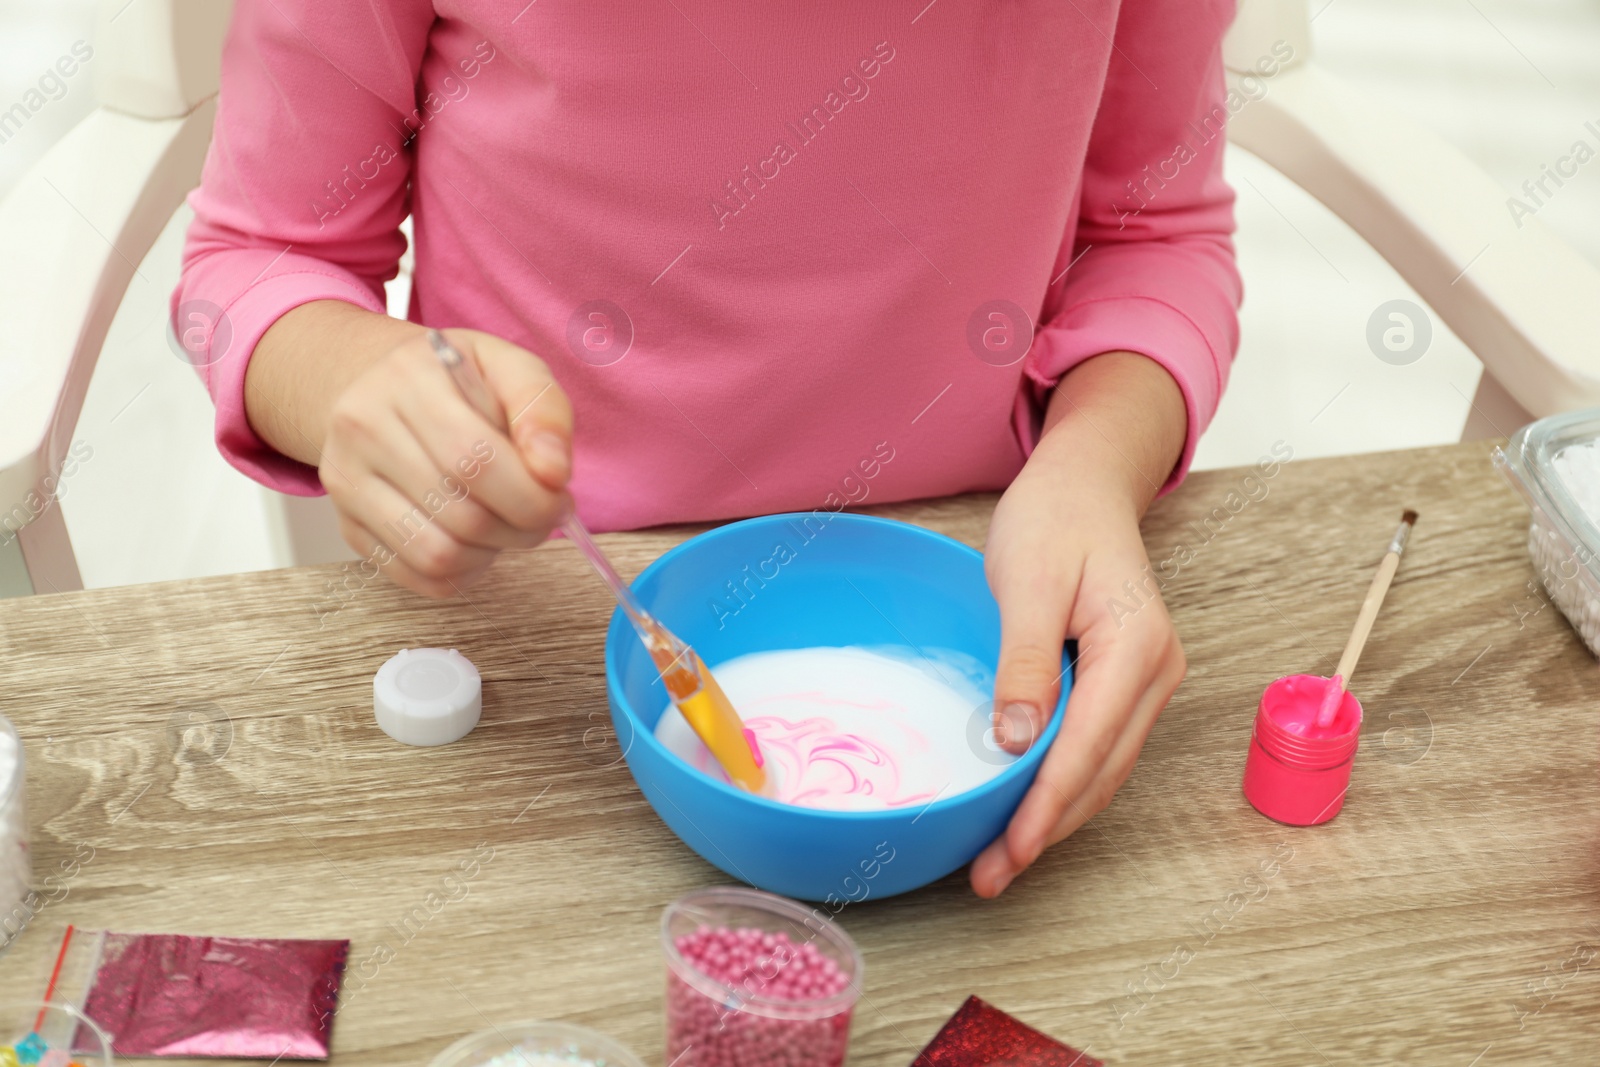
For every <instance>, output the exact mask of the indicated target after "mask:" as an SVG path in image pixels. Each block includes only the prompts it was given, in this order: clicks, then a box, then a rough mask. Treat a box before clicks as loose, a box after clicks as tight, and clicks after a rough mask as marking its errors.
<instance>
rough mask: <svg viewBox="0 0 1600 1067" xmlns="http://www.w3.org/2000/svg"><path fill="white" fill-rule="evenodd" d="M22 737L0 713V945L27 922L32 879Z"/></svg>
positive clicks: (29, 915) (7, 940) (7, 941)
mask: <svg viewBox="0 0 1600 1067" xmlns="http://www.w3.org/2000/svg"><path fill="white" fill-rule="evenodd" d="M24 763H25V760H24V757H23V749H22V738H20V737H18V736H17V730H16V727H14V726H12V725H11V720H10V719H7V718H6V717H5V716H3V715H0V949H3V948H4V947H5V946H7V945H9V944H10V943H11V941H12V939H14V938H15V937H16V936H17V934H19V933H21V932H22V928H23V927H24V926H26V925H27V922H28V920H29V919H30V918H32V917H33V912H32V910H31V909H29V908H28V906H27V898H28V893H29V887H30V884H31V883H32V881H33V861H32V859H31V858H30V857H29V853H28V790H27V786H26V778H27V776H26V775H25V774H24V773H23V771H24Z"/></svg>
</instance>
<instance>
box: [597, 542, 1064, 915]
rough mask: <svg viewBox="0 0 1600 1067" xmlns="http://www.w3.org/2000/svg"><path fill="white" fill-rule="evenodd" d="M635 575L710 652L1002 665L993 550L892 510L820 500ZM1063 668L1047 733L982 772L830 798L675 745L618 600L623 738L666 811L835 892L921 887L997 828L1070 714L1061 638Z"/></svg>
mask: <svg viewBox="0 0 1600 1067" xmlns="http://www.w3.org/2000/svg"><path fill="white" fill-rule="evenodd" d="M633 589H634V591H635V593H637V595H638V597H639V599H640V601H641V602H643V604H644V605H645V607H646V608H647V609H649V610H650V611H651V612H653V613H654V614H656V616H657V617H658V618H660V619H661V621H662V622H664V623H666V624H667V626H668V627H670V628H671V629H672V630H673V631H674V632H675V633H677V634H678V635H679V636H680V637H682V638H683V639H684V640H686V641H688V642H689V643H690V644H691V645H693V646H694V647H695V649H696V650H697V651H698V652H699V653H700V655H701V657H702V658H704V659H705V661H706V662H707V663H709V664H710V665H711V666H712V667H713V668H715V667H716V665H717V664H718V663H721V662H723V661H725V660H729V659H732V658H733V657H735V656H741V655H744V654H745V653H748V652H766V651H773V650H776V649H786V648H807V647H814V646H846V645H864V646H873V645H898V646H902V647H904V646H913V647H915V648H917V649H923V648H936V649H953V650H956V651H958V652H963V653H966V654H967V655H969V656H972V657H974V658H975V659H977V660H978V661H979V662H980V663H982V664H983V665H984V666H985V667H986V668H987V669H988V670H989V672H990V674H991V676H992V674H993V671H994V669H995V666H996V664H997V663H998V661H999V656H1000V615H999V610H998V609H997V607H996V605H995V602H994V598H993V597H992V596H991V595H990V593H989V586H988V583H987V582H986V581H985V579H984V574H983V557H982V556H981V555H979V554H978V553H977V552H975V551H973V550H972V549H970V548H968V547H967V546H965V545H963V544H960V543H959V542H956V541H952V540H951V539H950V538H948V537H945V536H943V535H941V534H936V533H933V532H931V531H929V530H924V529H923V528H921V527H920V526H911V525H908V524H906V523H902V522H893V521H890V520H888V519H878V518H869V517H867V516H862V515H851V514H833V513H830V512H827V511H822V512H817V513H799V514H790V515H771V516H767V517H764V518H759V519H748V520H746V521H743V522H735V523H731V524H729V525H727V526H722V527H718V528H717V529H715V530H711V531H709V532H707V533H704V534H701V535H700V536H699V537H696V538H693V539H692V540H690V541H687V542H685V543H684V544H682V545H679V546H678V547H676V548H674V549H672V550H671V551H669V552H667V553H666V554H665V555H663V556H662V557H661V558H660V559H658V560H656V561H655V562H654V563H652V564H651V565H650V566H649V567H647V568H646V569H645V571H644V573H643V574H641V575H639V577H638V580H636V581H635V582H634V583H633ZM735 591H737V593H738V596H737V598H736V597H735ZM1062 669H1063V671H1064V672H1065V673H1063V675H1062V686H1061V704H1058V705H1057V707H1056V713H1055V715H1054V716H1053V717H1052V718H1051V721H1050V725H1049V727H1048V728H1047V729H1046V731H1045V733H1044V736H1043V737H1042V738H1040V741H1039V743H1036V744H1035V745H1034V746H1033V747H1032V748H1031V749H1030V750H1029V751H1028V753H1027V754H1026V755H1024V756H1022V757H1021V758H1020V759H1018V760H1017V761H1016V762H1015V763H1013V764H1011V765H1010V766H1009V767H1007V768H1006V769H1005V770H1004V771H1002V772H1001V773H1000V774H998V775H996V776H995V777H994V778H992V779H990V780H989V781H988V782H986V783H984V784H983V785H981V786H979V787H978V788H976V789H972V790H969V791H967V792H965V793H959V794H957V795H954V796H950V797H945V798H941V799H938V800H936V801H934V802H933V803H932V804H930V805H928V806H927V807H925V808H911V807H907V808H898V809H889V810H883V811H820V810H816V809H811V808H799V807H793V806H791V805H788V804H779V803H777V802H775V801H771V800H765V799H763V798H761V797H757V796H754V795H752V794H749V793H746V792H744V791H743V790H740V789H737V788H735V787H733V786H730V785H727V784H725V783H723V782H720V781H716V780H714V779H712V778H710V777H707V776H706V775H704V774H702V773H700V772H699V771H697V770H695V769H693V768H692V767H690V766H689V765H688V764H686V763H684V762H683V761H682V760H681V759H679V758H678V757H677V756H674V755H673V754H672V753H670V752H668V751H667V749H666V748H665V747H663V746H662V744H661V743H660V742H659V741H657V740H656V738H655V733H654V730H655V725H656V720H657V719H658V718H660V716H661V712H662V711H663V710H664V709H665V708H666V706H667V702H668V696H667V692H666V688H665V687H664V686H663V685H662V684H661V679H660V675H659V673H658V672H657V671H656V669H655V665H654V664H653V663H652V662H651V660H650V657H649V655H648V654H647V653H646V652H645V650H644V646H643V645H642V644H641V643H640V642H639V638H638V636H637V635H636V634H635V633H634V631H633V628H632V626H630V625H629V623H628V620H627V618H626V616H624V615H623V614H622V612H621V610H620V609H619V610H618V611H617V612H616V614H615V615H613V616H612V619H611V628H610V630H609V631H608V632H607V634H606V690H607V693H608V695H609V697H610V700H611V719H612V722H613V724H614V725H615V728H616V732H617V741H618V744H619V745H620V746H621V748H622V751H623V752H624V753H626V757H627V761H628V769H629V770H630V771H632V772H633V777H634V780H635V781H636V782H638V783H639V788H640V789H641V790H643V792H644V795H645V799H647V800H649V802H650V805H651V807H653V808H655V810H656V814H658V815H660V816H661V819H662V821H663V822H665V823H666V824H667V825H668V826H669V827H671V829H672V831H673V833H675V834H677V835H678V836H679V837H680V838H682V839H683V841H684V843H685V844H687V845H688V846H689V847H690V848H692V849H694V850H695V851H696V852H697V853H699V854H700V855H701V856H702V857H704V858H705V859H706V860H707V861H708V862H710V863H712V864H714V865H715V866H717V867H720V868H721V869H722V870H724V871H726V872H727V873H728V874H730V875H732V876H733V877H735V878H738V879H740V880H741V881H744V882H747V883H749V884H750V885H753V886H756V887H758V888H760V889H765V890H768V891H769V892H773V893H781V894H783V895H784V896H789V897H798V898H800V899H803V900H814V901H828V902H830V903H831V902H833V901H845V900H862V899H865V898H866V897H869V896H870V897H887V896H893V895H895V894H896V893H904V892H906V891H908V890H911V889H916V888H918V887H919V886H923V885H926V884H928V883H929V882H932V881H934V880H936V879H939V878H942V877H944V876H945V875H947V874H949V873H950V872H951V871H954V870H956V869H957V868H959V867H962V866H964V865H965V864H967V863H969V862H971V861H972V859H973V857H975V856H976V855H977V854H978V853H979V851H981V850H982V849H983V847H984V846H985V845H987V844H988V843H989V842H990V841H992V840H994V839H995V838H996V837H998V836H999V835H1000V833H1001V831H1002V830H1004V829H1005V826H1006V823H1007V822H1008V821H1010V818H1011V814H1012V812H1014V811H1015V810H1016V808H1017V805H1018V804H1020V803H1021V802H1022V797H1023V794H1024V793H1026V792H1027V789H1028V786H1029V785H1031V784H1032V782H1033V777H1034V775H1035V773H1037V771H1038V769H1039V762H1040V760H1041V759H1043V758H1044V753H1045V751H1046V749H1048V748H1049V745H1050V742H1051V741H1053V740H1054V739H1055V736H1056V733H1057V731H1058V730H1059V729H1060V726H1061V708H1062V706H1064V705H1065V703H1066V698H1067V693H1068V691H1069V690H1070V688H1071V684H1072V677H1071V672H1070V669H1069V665H1068V661H1067V657H1066V655H1065V654H1063V657H1062Z"/></svg>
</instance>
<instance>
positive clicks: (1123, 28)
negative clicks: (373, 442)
mask: <svg viewBox="0 0 1600 1067" xmlns="http://www.w3.org/2000/svg"><path fill="white" fill-rule="evenodd" d="M1232 8H1233V5H1232V3H1231V2H1228V0H1122V2H1120V3H1119V2H1118V0H942V2H941V0H934V2H932V3H929V2H928V0H896V2H893V3H879V2H875V0H866V2H863V0H851V2H845V0H763V2H761V3H754V4H745V3H730V2H727V0H635V2H631V3H610V2H604V0H598V2H597V0H582V2H577V0H531V2H530V0H384V2H382V3H377V2H356V0H238V3H237V4H236V7H235V13H234V17H233V25H232V28H231V30H230V32H229V35H228V40H227V46H226V51H225V54H224V60H223V73H222V91H221V96H220V101H219V105H218V113H217V120H216V132H215V139H214V142H213V144H212V146H211V151H210V155H209V157H208V158H207V161H206V166H205V175H204V180H203V182H202V184H201V186H200V187H199V188H198V189H197V190H196V191H195V192H194V193H193V194H192V195H191V197H190V203H191V205H192V206H193V208H194V212H195V221H194V224H193V226H192V227H191V228H190V231H189V235H188V245H187V248H186V250H185V256H184V270H183V277H182V280H181V282H180V283H179V286H178V289H177V291H176V292H175V293H174V294H173V312H174V319H175V326H176V328H177V329H178V330H179V331H180V333H182V332H184V331H186V330H187V331H188V333H187V334H186V340H187V341H188V342H189V343H190V344H191V345H192V346H193V348H194V350H195V354H196V359H197V362H198V363H200V364H202V373H203V375H204V376H205V379H206V383H207V385H208V387H209V388H210V391H211V393H212V395H213V397H214V398H215V401H216V406H217V423H216V437H217V444H218V446H219V447H220V448H221V450H222V452H223V454H224V455H225V456H226V457H227V458H228V459H229V460H230V462H232V463H233V464H234V465H235V466H237V467H238V468H239V469H240V470H242V471H244V472H245V473H247V474H249V475H251V476H252V477H255V478H257V479H259V480H261V481H262V482H264V483H266V484H267V485H269V486H272V487H274V488H276V489H280V490H283V491H284V492H289V493H298V494H311V493H316V492H320V486H319V484H318V481H317V475H316V471H315V470H313V469H312V468H310V467H308V466H305V465H303V464H301V463H298V462H296V461H294V460H291V459H289V458H287V457H285V456H283V455H281V454H279V453H277V452H275V451H273V450H272V449H271V448H270V447H268V446H267V445H266V444H265V443H264V442H263V441H262V440H261V439H260V438H259V437H258V436H257V435H256V434H255V433H254V432H253V431H252V429H251V427H250V425H249V422H248V419H247V418H246V414H245V406H244V399H243V385H244V377H245V368H246V364H247V361H248V360H249V358H250V354H251V352H252V350H253V349H254V347H255V344H256V342H257V340H258V339H259V338H260V337H261V335H262V333H263V332H265V330H266V329H267V327H268V326H270V325H271V324H272V322H273V321H274V320H276V319H277V318H278V316H280V315H282V314H284V313H285V312H286V311H288V310H289V309H291V308H293V307H295V306H297V305H299V304H302V303H305V302H307V301H311V300H318V299H330V298H331V299H338V300H344V301H348V302H350V303H352V304H356V305H359V306H361V307H365V308H368V309H371V310H373V311H381V310H382V309H383V307H384V294H383V283H384V282H385V281H386V280H388V279H390V278H392V277H394V276H395V273H396V270H397V264H398V260H399V258H400V255H401V253H402V251H403V250H404V238H403V236H402V235H401V232H400V230H399V226H400V223H401V220H402V219H404V218H405V216H406V215H407V214H408V213H409V214H410V215H411V216H412V218H413V223H414V227H415V255H416V266H415V273H414V289H413V293H412V301H411V307H410V318H412V319H413V320H415V321H418V322H422V323H427V324H429V325H436V326H467V327H473V328H476V329H480V330H486V331H489V332H492V333H495V334H497V335H499V336H502V337H505V338H507V339H509V340H511V341H514V342H516V343H518V344H520V345H523V346H525V347H527V348H529V349H531V350H532V351H534V352H536V353H538V354H539V355H540V356H541V357H543V358H544V359H545V360H546V362H548V363H549V364H550V366H551V368H552V370H553V372H554V374H555V376H556V378H557V379H558V380H559V382H560V383H561V386H562V387H563V388H564V389H565V390H566V391H567V393H568V395H569V396H570V397H571V398H572V402H573V404H574V407H575V409H576V413H577V428H576V438H575V468H576V470H575V475H574V480H573V486H572V488H573V493H574V496H575V499H576V500H577V501H578V505H579V510H580V512H581V514H582V515H583V517H584V518H585V519H586V520H587V521H588V522H589V523H590V524H591V525H592V526H594V527H595V528H597V529H617V528H626V527H636V526H643V525H649V524H653V523H661V522H671V521H680V520H691V519H716V518H724V517H731V516H741V515H750V514H756V513H761V512H770V511H778V510H810V509H814V508H819V507H830V508H837V507H838V506H842V505H843V504H844V503H847V502H861V501H863V500H867V499H870V500H872V501H873V502H880V501H889V500H899V499H909V498H914V497H925V496H936V495H943V494H948V493H955V492H961V491H964V490H974V489H995V488H999V487H1003V486H1005V485H1006V484H1007V483H1009V481H1010V480H1011V478H1012V477H1013V476H1015V474H1016V473H1017V471H1018V470H1019V469H1020V467H1021V465H1022V463H1023V460H1024V459H1025V457H1026V455H1027V454H1028V452H1029V451H1030V449H1031V448H1032V446H1033V443H1034V442H1035V440H1036V438H1037V435H1038V422H1039V412H1040V410H1041V404H1042V403H1043V401H1044V400H1045V398H1046V395H1047V393H1048V390H1049V389H1050V388H1051V387H1052V386H1053V384H1054V383H1055V382H1056V381H1057V380H1058V379H1059V378H1060V377H1061V375H1062V374H1064V373H1065V372H1066V371H1067V370H1069V369H1070V368H1071V367H1073V366H1074V365H1075V364H1077V363H1079V362H1080V361H1082V360H1084V359H1087V358H1090V357H1092V356H1094V355H1096V354H1099V353H1102V352H1107V351H1113V350H1131V351H1134V352H1139V353H1143V354H1144V355H1147V356H1149V357H1150V358H1152V359H1155V360H1157V361H1158V362H1160V363H1161V364H1162V365H1163V366H1164V367H1166V368H1167V369H1168V370H1169V371H1170V372H1171V373H1172V375H1173V377H1174V378H1175V379H1176V380H1177V381H1178V383H1179V385H1180V386H1181V387H1182V390H1183V394H1184V397H1185V399H1186V402H1187V406H1188V416H1189V421H1188V426H1189V430H1188V445H1187V448H1186V449H1185V452H1184V456H1183V460H1182V462H1181V463H1180V465H1179V467H1178V469H1177V471H1175V472H1174V475H1173V480H1174V482H1175V481H1176V480H1177V478H1179V477H1181V474H1182V471H1183V470H1184V468H1185V467H1186V466H1187V464H1188V462H1189V459H1190V457H1191V456H1192V454H1193V451H1194V443H1195V441H1196V439H1197V438H1198V437H1199V435H1200V433H1201V431H1202V430H1203V429H1204V427H1205V426H1206V424H1207V422H1208V421H1209V419H1210V418H1211V416H1212V414H1213V412H1214V411H1215V409H1216V405H1217V401H1218V398H1219V395H1220V393H1221V390H1222V387H1223V383H1224V380H1225V379H1226V376H1227V370H1228V366H1229V363H1230V361H1231V359H1232V355H1233V352H1234V348H1235V345H1236V341H1237V324H1236V317H1235V312H1236V308H1237V306H1238V301H1239V295H1240V293H1239V281H1238V276H1237V273H1236V271H1235V269H1234V265H1233V258H1232V245H1231V241H1230V238H1229V234H1230V233H1231V231H1232V227H1233V219H1232V202H1233V198H1232V194H1231V192H1230V190H1229V188H1228V186H1227V185H1226V184H1225V183H1224V181H1223V179H1222V174H1221V165H1222V150H1223V137H1222V132H1221V130H1222V122H1223V119H1224V118H1225V116H1226V112H1227V110H1228V108H1227V103H1226V101H1225V97H1224V85H1223V74H1222V66H1221V60H1220V56H1219V47H1218V46H1219V41H1220V38H1221V34H1222V31H1223V30H1224V28H1225V27H1226V25H1227V23H1228V21H1229V19H1230V17H1231V15H1232ZM219 310H220V315H219ZM218 323H221V324H225V328H220V329H215V328H214V327H215V326H216V324H218ZM196 328H198V332H196Z"/></svg>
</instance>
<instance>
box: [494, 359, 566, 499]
mask: <svg viewBox="0 0 1600 1067" xmlns="http://www.w3.org/2000/svg"><path fill="white" fill-rule="evenodd" d="M475 337H476V341H475V344H474V350H475V352H476V355H477V358H478V365H479V366H481V367H482V368H483V376H484V380H485V381H487V382H488V384H489V388H490V390H491V391H492V392H493V393H494V394H495V396H496V397H497V398H498V399H499V401H500V404H501V407H502V408H503V409H504V411H505V414H506V422H507V424H508V425H509V427H510V434H511V439H512V441H514V442H515V443H516V446H517V450H518V452H519V454H520V455H521V456H522V458H523V460H524V462H526V463H527V464H528V468H529V470H531V471H532V472H533V473H534V475H535V476H536V477H537V478H538V479H539V480H540V481H541V482H542V483H544V485H545V486H546V487H547V488H549V489H553V490H561V489H564V488H565V487H566V484H567V480H568V479H569V478H570V477H571V476H572V403H571V401H569V400H568V399H567V394H566V393H565V392H563V391H562V390H561V387H560V386H558V385H557V384H556V381H555V378H554V376H553V375H551V373H550V368H549V367H548V366H546V365H545V363H544V361H543V360H541V359H539V358H538V357H536V356H533V355H532V354H531V353H528V352H526V351H524V350H523V349H520V348H518V347H516V346H515V345H512V344H508V343H507V342H504V341H501V340H500V339H499V338H496V337H489V336H487V335H482V334H478V335H475Z"/></svg>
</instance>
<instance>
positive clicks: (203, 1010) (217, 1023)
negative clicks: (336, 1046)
mask: <svg viewBox="0 0 1600 1067" xmlns="http://www.w3.org/2000/svg"><path fill="white" fill-rule="evenodd" d="M349 952H350V942H348V941H291V940H283V939H271V938H235V937H185V936H182V935H178V934H114V933H107V934H105V935H104V939H103V941H102V943H101V947H100V960H99V966H98V968H97V969H96V971H95V975H94V981H93V984H92V985H91V986H90V988H89V993H88V997H87V1000H86V1001H85V1002H84V1006H83V1013H84V1014H85V1015H87V1016H88V1017H89V1018H90V1019H93V1020H94V1021H95V1022H96V1023H98V1024H99V1025H100V1026H101V1028H102V1029H104V1030H105V1031H106V1032H107V1033H109V1034H110V1035H111V1037H112V1048H113V1050H114V1051H115V1052H116V1054H117V1055H118V1056H134V1057H138V1056H215V1057H228V1058H233V1059H263V1060H273V1059H284V1060H325V1059H327V1058H328V1043H329V1040H330V1038H331V1036H332V1032H333V1015H334V1011H335V1008H336V1007H337V1005H338V1001H339V982H340V979H341V978H342V977H343V975H344V964H345V958H346V957H347V956H348V955H349Z"/></svg>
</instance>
